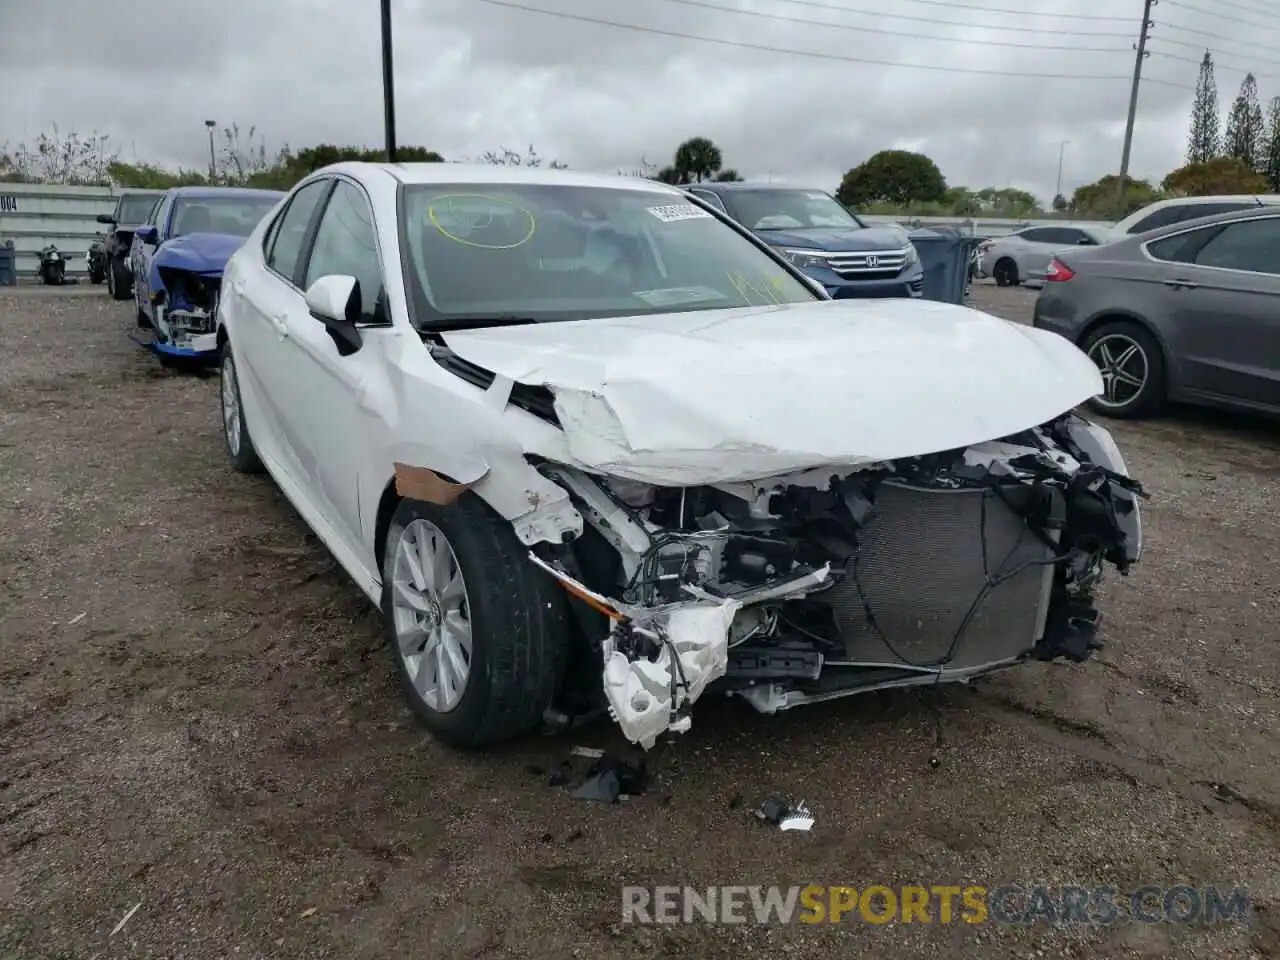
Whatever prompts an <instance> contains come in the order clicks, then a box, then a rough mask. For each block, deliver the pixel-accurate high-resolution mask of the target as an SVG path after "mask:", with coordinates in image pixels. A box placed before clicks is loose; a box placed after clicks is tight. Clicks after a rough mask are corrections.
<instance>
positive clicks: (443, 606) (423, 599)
mask: <svg viewBox="0 0 1280 960" xmlns="http://www.w3.org/2000/svg"><path fill="white" fill-rule="evenodd" d="M391 587H392V589H391V611H392V619H393V621H394V622H393V628H394V630H395V633H396V643H397V646H398V649H399V651H400V658H401V660H402V661H403V662H404V667H405V672H406V673H407V674H408V675H409V679H410V680H411V681H412V683H413V688H414V690H415V691H416V692H417V694H418V696H420V697H421V698H422V702H423V703H424V704H426V706H427V707H428V709H430V710H433V711H435V712H437V713H448V712H449V711H450V710H452V709H453V708H454V707H456V706H457V705H458V702H459V701H460V700H461V699H462V694H463V692H464V691H465V690H466V688H467V680H468V678H469V677H470V676H471V613H470V607H469V604H468V603H467V584H466V581H465V580H463V577H462V569H461V567H459V566H458V558H457V556H455V555H454V552H453V547H452V546H450V545H449V541H448V540H447V539H446V538H445V535H444V534H443V533H442V532H441V530H440V528H439V527H437V526H436V525H435V524H434V523H432V522H431V521H430V520H425V519H422V518H418V519H415V520H412V521H410V523H409V525H408V526H406V527H405V528H404V531H403V532H402V533H401V534H400V542H399V543H398V544H397V546H396V551H395V554H394V557H393V559H392V569H391Z"/></svg>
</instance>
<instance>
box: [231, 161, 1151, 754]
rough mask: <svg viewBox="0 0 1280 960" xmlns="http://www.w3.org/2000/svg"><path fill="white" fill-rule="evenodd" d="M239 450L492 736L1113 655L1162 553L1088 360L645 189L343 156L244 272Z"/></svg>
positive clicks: (673, 726)
mask: <svg viewBox="0 0 1280 960" xmlns="http://www.w3.org/2000/svg"><path fill="white" fill-rule="evenodd" d="M220 304H221V306H220V311H219V321H220V325H219V333H218V337H219V341H220V344H221V350H222V357H223V362H222V385H221V387H222V388H221V396H222V413H223V422H224V425H225V435H226V444H227V449H228V451H229V455H230V460H231V463H232V465H233V466H234V467H235V468H236V469H238V470H241V471H245V472H252V471H255V470H258V469H260V468H261V467H263V466H265V467H266V469H267V471H268V472H269V473H270V474H271V476H272V477H273V478H274V479H275V481H276V482H277V483H278V484H279V486H280V488H281V489H282V490H283V491H284V493H285V494H286V495H287V496H288V498H289V499H290V500H291V501H292V502H293V504H294V505H295V506H296V507H297V509H298V511H299V513H301V515H302V516H303V518H304V519H305V521H306V522H307V523H308V524H309V525H310V526H311V528H312V529H313V530H314V531H315V533H316V534H317V536H319V537H320V539H321V540H323V541H324V543H325V544H326V545H327V546H328V548H329V550H330V551H331V552H332V553H333V555H334V556H335V557H336V558H337V559H338V561H339V562H340V563H341V564H342V566H343V567H344V568H345V569H346V570H347V572H348V573H349V574H350V575H351V576H352V577H353V578H354V579H355V581H356V583H357V584H359V586H360V587H361V589H363V590H364V591H365V592H366V593H367V594H368V595H369V597H370V598H371V599H373V600H374V601H375V602H376V603H378V604H380V606H381V609H382V614H383V618H384V621H385V631H386V637H387V641H388V644H389V646H390V648H391V651H392V655H393V657H394V662H395V666H396V670H397V672H398V673H399V676H400V678H401V680H402V682H403V687H404V690H405V694H406V696H407V697H408V699H409V701H410V703H411V704H412V706H413V708H414V710H415V712H416V713H417V714H418V716H419V717H420V718H421V719H422V720H423V721H424V722H425V724H426V725H427V726H428V727H429V728H430V729H431V730H433V731H434V732H435V733H436V735H437V736H439V737H440V738H441V739H442V740H444V741H446V742H448V743H450V744H454V745H457V746H476V745H481V744H485V743H490V742H493V741H496V740H500V739H503V738H507V737H511V736H515V735H518V734H521V733H523V732H526V731H529V730H531V729H532V728H534V727H537V726H539V725H540V724H546V723H549V724H553V725H555V724H561V725H563V724H568V723H572V722H573V721H574V720H576V719H578V718H581V717H583V716H588V715H591V714H592V713H594V712H600V711H603V710H606V709H607V710H608V712H609V714H610V715H611V716H612V717H613V719H614V720H615V721H616V723H617V724H618V725H619V726H620V728H621V730H622V732H623V733H624V734H625V735H626V737H627V738H628V739H630V740H631V741H633V742H635V743H638V744H641V745H643V746H645V747H649V746H652V745H653V743H654V742H655V740H656V739H657V738H658V737H660V736H661V735H663V734H664V733H666V732H668V731H683V730H687V729H688V728H689V726H690V723H691V722H692V721H691V716H692V714H691V708H692V706H693V704H694V703H695V701H697V700H698V699H699V698H700V697H702V696H704V695H706V696H710V695H712V694H714V693H723V694H729V695H734V696H738V697H741V698H742V699H744V700H745V701H747V703H749V704H750V705H752V706H753V707H755V708H756V709H758V710H760V711H763V712H766V713H772V712H775V711H777V710H782V709H786V708H789V707H792V706H796V705H799V704H803V703H809V702H813V701H819V700H826V699H831V698H833V697H840V696H846V695H849V694H854V693H858V692H861V691H866V690H872V689H877V688H884V687H901V686H910V685H914V684H933V683H938V682H949V681H950V682H956V681H958V682H964V681H968V680H970V679H971V678H973V677H975V676H977V675H980V674H983V673H988V672H990V671H993V670H996V669H1000V668H1003V667H1008V666H1011V665H1014V664H1018V663H1021V662H1025V661H1028V660H1054V659H1059V658H1065V659H1070V660H1083V659H1086V658H1087V657H1088V656H1089V655H1090V653H1091V652H1092V650H1093V649H1094V648H1095V647H1096V646H1097V645H1098V640H1097V639H1096V633H1097V626H1098V612H1097V609H1096V607H1095V605H1094V600H1093V597H1094V591H1095V587H1096V585H1097V584H1098V582H1099V579H1100V577H1101V576H1102V574H1103V570H1104V568H1105V567H1107V566H1111V567H1115V568H1117V569H1118V570H1119V571H1120V572H1121V573H1125V572H1127V571H1128V569H1129V566H1130V564H1131V563H1133V562H1134V561H1136V560H1137V559H1138V557H1139V554H1140V553H1141V547H1142V533H1141V522H1140V516H1139V511H1138V498H1140V497H1142V496H1144V494H1143V492H1142V489H1141V487H1140V485H1139V484H1137V483H1136V482H1135V481H1133V480H1131V479H1130V478H1129V476H1128V472H1127V470H1126V467H1125V463H1124V460H1123V459H1122V457H1121V455H1120V452H1119V450H1118V449H1117V448H1116V445H1115V443H1114V442H1113V441H1112V438H1111V435H1110V434H1109V433H1108V432H1107V431H1106V430H1105V429H1103V428H1102V427H1100V426H1098V425H1096V424H1093V423H1090V422H1089V421H1087V420H1085V419H1083V418H1081V417H1080V416H1078V415H1076V414H1075V413H1073V409H1074V408H1075V407H1076V406H1077V405H1079V404H1081V403H1083V402H1084V401H1085V400H1088V399H1089V398H1090V397H1092V396H1094V395H1095V394H1097V393H1099V392H1101V389H1102V384H1101V378H1100V375H1099V372H1098V369H1097V368H1096V367H1095V366H1094V364H1093V363H1092V362H1091V361H1090V360H1089V359H1088V358H1087V357H1086V356H1085V355H1084V354H1083V353H1082V352H1080V351H1079V350H1078V349H1077V348H1076V347H1075V346H1073V345H1072V344H1070V343H1069V342H1067V341H1066V340H1064V339H1062V338H1061V337H1058V336H1056V335H1054V334H1050V333H1044V332H1042V331H1040V330H1036V329H1033V328H1031V327H1029V326H1023V325H1020V324H1015V323H1011V322H1008V321H1005V320H1001V319H998V318H996V317H993V316H990V315H988V314H986V313H982V312H979V311H977V310H972V309H969V308H966V307H961V306H952V305H948V304H941V303H932V302H928V301H920V300H907V299H903V300H862V301H857V300H844V301H832V300H830V299H828V298H827V297H826V295H825V294H824V293H822V292H821V291H819V290H815V289H814V287H813V286H811V284H810V281H808V280H807V279H806V278H805V277H804V276H803V275H802V274H800V273H798V272H797V271H796V270H795V269H794V268H792V267H791V266H790V265H789V264H788V263H787V262H785V261H784V260H782V259H780V258H779V257H778V256H777V255H776V254H774V253H773V252H772V251H770V250H769V248H768V247H767V246H765V245H764V244H762V243H761V242H760V241H759V240H758V239H756V238H754V237H753V236H752V235H751V234H749V233H748V232H746V231H744V230H743V229H742V228H740V227H738V226H737V225H735V224H734V223H732V222H730V221H729V220H727V219H725V218H724V217H722V216H721V215H720V214H718V213H716V212H715V211H713V210H711V209H710V208H709V207H704V206H702V205H701V203H700V202H699V201H696V200H693V201H691V200H690V199H689V198H688V197H686V196H685V195H684V194H682V193H681V192H680V191H679V190H677V189H676V188H673V187H668V186H665V185H663V184H660V183H655V182H650V181H646V180H640V179H632V178H622V177H608V176H591V175H583V174H575V173H569V172H565V171H541V170H528V169H524V170H521V169H508V168H502V167H489V166H485V167H473V166H466V165H458V164H442V163H437V164H408V165H399V164H362V163H351V164H340V165H336V166H332V167H328V168H325V169H323V170H320V171H318V172H316V173H314V174H313V175H311V176H310V177H308V178H307V179H305V180H304V181H302V182H301V183H300V184H299V185H298V186H297V187H295V188H294V190H293V191H292V192H291V193H290V194H289V196H288V197H287V198H286V200H285V201H284V202H283V203H282V204H281V205H280V206H279V207H278V208H277V209H276V211H275V212H274V213H273V214H272V215H270V216H268V217H267V218H265V219H264V221H263V222H262V224H261V225H260V226H259V227H258V229H257V231H256V232H255V233H254V234H253V235H252V236H251V237H250V239H249V240H248V242H246V243H245V245H244V246H243V247H242V248H241V249H240V250H239V251H238V252H237V253H236V254H235V255H234V256H233V257H232V259H231V262H230V263H229V264H228V266H227V269H226V274H225V277H224V280H223V289H222V294H221V300H220Z"/></svg>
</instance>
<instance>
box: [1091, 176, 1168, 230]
mask: <svg viewBox="0 0 1280 960" xmlns="http://www.w3.org/2000/svg"><path fill="white" fill-rule="evenodd" d="M1119 180H1120V178H1119V176H1117V175H1116V174H1114V173H1108V174H1107V175H1106V176H1105V177H1101V178H1100V179H1098V180H1096V181H1094V182H1093V183H1087V184H1085V185H1084V186H1082V187H1077V188H1076V190H1075V193H1073V194H1072V195H1071V204H1070V207H1071V210H1072V212H1074V213H1075V214H1076V215H1077V216H1080V217H1097V218H1098V219H1102V220H1119V219H1121V218H1123V217H1127V216H1128V215H1129V214H1131V213H1133V212H1134V211H1135V210H1141V209H1142V208H1143V207H1145V206H1146V205H1147V204H1149V203H1155V202H1156V201H1157V200H1159V199H1160V191H1158V190H1157V189H1156V188H1155V187H1153V186H1152V185H1151V183H1150V182H1148V181H1146V180H1135V179H1133V177H1126V178H1125V191H1124V205H1123V206H1122V207H1120V208H1119V209H1117V208H1116V188H1117V187H1118V186H1119Z"/></svg>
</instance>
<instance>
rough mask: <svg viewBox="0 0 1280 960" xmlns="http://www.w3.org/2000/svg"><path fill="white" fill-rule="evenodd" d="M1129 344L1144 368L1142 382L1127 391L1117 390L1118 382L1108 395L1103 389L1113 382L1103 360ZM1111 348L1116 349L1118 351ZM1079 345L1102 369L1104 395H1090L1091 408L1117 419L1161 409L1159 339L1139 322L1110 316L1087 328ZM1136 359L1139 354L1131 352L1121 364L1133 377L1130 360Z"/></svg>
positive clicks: (1164, 397) (1162, 380)
mask: <svg viewBox="0 0 1280 960" xmlns="http://www.w3.org/2000/svg"><path fill="white" fill-rule="evenodd" d="M1130 347H1136V348H1137V349H1138V351H1140V352H1141V363H1142V366H1143V368H1144V371H1145V372H1144V374H1143V375H1142V378H1141V379H1142V381H1143V382H1142V386H1141V387H1140V388H1138V389H1136V391H1134V392H1133V393H1132V394H1129V393H1125V392H1121V391H1120V386H1123V384H1120V385H1117V386H1116V387H1115V389H1116V393H1115V395H1114V397H1113V398H1110V399H1108V398H1107V397H1108V395H1107V392H1105V391H1107V390H1108V389H1109V388H1110V385H1111V384H1115V383H1116V380H1115V378H1114V376H1112V377H1110V378H1109V377H1108V376H1107V371H1106V369H1105V362H1106V360H1107V358H1108V357H1109V358H1110V359H1111V360H1113V361H1114V360H1118V359H1120V357H1121V356H1122V355H1123V353H1124V351H1127V350H1128V349H1129V348H1130ZM1113 348H1116V349H1118V350H1119V353H1117V352H1116V349H1113ZM1080 349H1082V350H1083V351H1084V352H1085V353H1086V354H1088V355H1089V359H1091V360H1093V362H1094V363H1095V364H1096V365H1097V366H1098V369H1099V370H1102V371H1103V386H1104V393H1103V394H1102V395H1101V396H1102V397H1103V398H1104V399H1101V400H1100V399H1099V398H1098V397H1094V398H1093V399H1091V400H1090V401H1089V406H1090V408H1091V409H1093V410H1095V411H1097V412H1098V413H1100V414H1102V415H1103V416H1107V417H1114V418H1115V419H1117V420H1137V419H1140V418H1143V417H1152V416H1155V415H1157V414H1159V413H1160V412H1161V411H1162V410H1163V409H1164V407H1165V404H1166V402H1167V400H1168V386H1167V379H1166V372H1165V362H1164V351H1163V350H1161V349H1160V343H1159V342H1158V341H1157V340H1156V338H1155V337H1153V336H1152V335H1151V334H1150V332H1148V331H1147V329H1146V328H1145V327H1144V326H1142V325H1141V324H1140V323H1135V322H1133V321H1132V320H1111V321H1107V322H1105V323H1102V324H1100V325H1099V326H1097V327H1095V328H1094V329H1092V330H1090V331H1089V333H1088V334H1087V335H1086V336H1085V338H1084V339H1083V340H1082V341H1081V342H1080ZM1137 359H1139V358H1138V356H1137V355H1136V354H1135V356H1134V357H1132V358H1130V361H1129V362H1128V364H1127V365H1126V368H1125V369H1126V372H1128V373H1130V374H1131V375H1134V376H1135V377H1136V376H1137V373H1136V366H1135V364H1134V361H1135V360H1137Z"/></svg>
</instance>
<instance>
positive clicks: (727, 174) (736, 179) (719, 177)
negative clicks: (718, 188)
mask: <svg viewBox="0 0 1280 960" xmlns="http://www.w3.org/2000/svg"><path fill="white" fill-rule="evenodd" d="M716 182H717V183H741V182H742V177H741V176H739V174H738V171H737V170H734V169H733V168H732V167H730V168H729V169H727V170H721V171H720V172H719V173H717V174H716Z"/></svg>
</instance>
